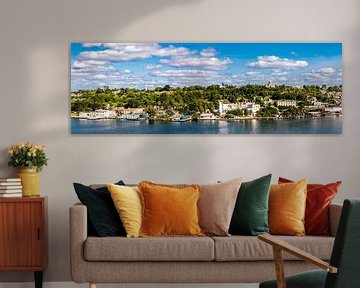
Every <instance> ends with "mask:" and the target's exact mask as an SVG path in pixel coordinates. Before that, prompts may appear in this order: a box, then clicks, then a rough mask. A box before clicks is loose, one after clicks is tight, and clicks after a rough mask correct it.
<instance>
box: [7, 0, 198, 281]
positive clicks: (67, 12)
mask: <svg viewBox="0 0 360 288" xmlns="http://www.w3.org/2000/svg"><path fill="white" fill-rule="evenodd" d="M198 1H200V0H198ZM198 1H194V0H182V1H171V0H170V1H169V0H155V1H139V0H125V1H124V0H122V1H118V0H109V1H106V3H105V2H102V1H94V0H91V1H88V0H86V1H85V0H81V1H70V0H66V1H58V2H54V1H43V0H35V1H31V3H30V2H24V1H19V0H15V1H8V2H7V4H6V7H4V9H0V19H1V20H0V21H1V22H0V23H11V25H7V26H6V28H0V30H1V35H2V39H3V40H4V41H3V42H2V48H0V49H1V52H5V51H6V52H7V55H8V56H9V57H6V58H5V57H3V58H4V59H2V63H1V67H0V74H1V76H3V77H2V80H3V81H4V83H6V84H7V85H8V86H11V88H8V90H6V91H7V93H8V94H9V95H10V96H9V97H8V98H7V99H6V101H7V102H6V105H1V106H0V116H1V121H0V122H1V127H0V135H2V136H3V135H6V136H7V137H2V136H1V146H0V175H2V176H5V177H10V176H14V175H15V173H16V172H15V169H14V170H11V169H9V168H8V167H7V159H8V155H7V151H6V149H7V147H8V146H9V145H11V144H14V143H18V142H23V141H32V142H36V143H42V144H45V145H47V146H48V147H49V148H50V149H49V150H48V157H49V159H50V162H49V167H46V168H45V169H44V171H43V172H42V176H41V181H42V183H41V184H42V188H44V189H42V191H47V192H44V193H43V194H47V195H49V196H50V201H49V243H50V246H49V266H48V269H47V272H46V273H45V281H66V280H70V273H69V272H70V271H69V256H68V255H69V251H68V249H69V248H68V239H69V235H68V221H67V217H68V216H67V215H68V207H70V206H71V205H72V204H73V203H74V202H75V201H74V199H75V197H74V195H73V194H69V197H67V196H64V194H65V193H68V191H72V187H71V182H72V180H76V181H81V179H79V178H81V176H77V174H78V172H79V171H83V170H84V167H82V168H81V169H82V170H75V169H76V167H75V169H73V166H74V162H75V161H77V160H79V161H80V162H84V160H88V159H92V160H91V163H102V162H103V161H104V158H105V159H106V157H110V154H109V153H108V151H105V153H101V152H100V153H99V151H98V147H99V146H98V147H96V145H95V146H91V145H89V146H90V147H86V149H82V148H79V147H76V148H75V149H71V148H72V147H75V146H76V145H78V146H79V142H80V143H81V142H85V141H86V142H87V141H88V140H90V139H80V138H79V137H73V136H71V135H69V134H70V132H69V125H70V124H69V112H70V99H69V98H70V92H69V91H70V88H69V87H70V83H69V82H70V81H69V77H70V73H69V71H70V69H69V46H70V43H71V42H75V41H78V42H86V41H87V42H97V41H104V42H111V41H112V42H122V41H124V42H126V41H138V42H139V41H142V40H144V39H142V37H144V35H141V34H140V35H133V37H132V39H129V38H124V37H121V35H122V31H123V30H125V29H126V28H127V27H129V26H130V25H132V24H133V23H135V22H136V21H138V20H139V19H143V18H145V17H147V16H149V15H151V14H154V13H158V12H159V11H161V10H164V9H168V8H169V7H171V6H186V5H192V4H194V3H196V2H198ZM2 6H4V5H2ZM1 10H2V11H1ZM14 19H16V20H15V21H14ZM2 27H5V26H4V25H2ZM153 35H154V37H156V35H158V34H157V31H154V34H153ZM145 38H146V37H145ZM146 39H147V38H146ZM157 40H158V39H156V38H155V39H153V41H157ZM9 51H10V52H9ZM10 91H11V93H10ZM65 99H66V100H65ZM9 107H16V110H13V112H10V111H9ZM14 115H15V116H16V117H11V121H10V120H8V119H10V116H14ZM95 138H96V137H95ZM105 138H106V139H105ZM104 139H105V140H104ZM135 139H136V138H135ZM135 139H134V138H130V139H125V142H128V143H129V145H132V143H133V142H135ZM82 140H85V141H82ZM123 140H124V138H122V137H120V138H117V139H116V138H110V137H102V138H97V140H96V141H95V143H94V144H99V145H100V147H101V145H103V146H104V142H107V143H110V144H111V145H109V146H108V147H110V149H111V147H112V145H114V144H115V145H116V143H121V142H124V141H123ZM159 141H161V139H159ZM114 142H115V143H114ZM140 142H141V146H143V145H146V138H142V140H141V141H140ZM137 148H138V149H139V150H141V149H143V147H140V146H139V147H137ZM134 152H135V153H136V152H137V151H134ZM72 156H73V157H72ZM115 157H116V156H115ZM101 160H103V161H101ZM97 161H99V162H97ZM75 166H76V165H75ZM132 168H133V169H134V173H135V172H136V168H135V167H132ZM86 169H87V171H86V173H84V172H83V173H81V172H79V175H80V174H81V175H84V174H87V175H88V176H86V179H89V178H88V177H91V176H94V179H97V178H99V175H98V173H99V168H98V167H95V166H92V167H86ZM124 169H125V168H123V167H122V168H120V169H119V170H120V171H124ZM120 171H119V172H118V173H119V174H120V173H121V172H120ZM163 172H165V171H163ZM167 172H171V171H167ZM127 174H128V173H127ZM84 182H85V181H84ZM64 183H66V184H64ZM65 191H66V192H65ZM65 195H66V194H65ZM7 281H16V282H21V281H32V275H31V273H12V272H8V273H1V275H0V282H7Z"/></svg>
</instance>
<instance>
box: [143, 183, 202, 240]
mask: <svg viewBox="0 0 360 288" xmlns="http://www.w3.org/2000/svg"><path fill="white" fill-rule="evenodd" d="M139 189H140V191H141V198H142V206H143V213H142V222H141V229H140V236H144V237H145V236H166V235H167V236H175V235H177V236H187V235H192V236H203V235H204V234H203V233H202V231H201V228H200V226H199V217H198V208H197V201H198V199H199V196H200V186H199V185H184V186H172V185H160V184H155V183H151V182H147V181H143V182H141V183H140V184H139Z"/></svg>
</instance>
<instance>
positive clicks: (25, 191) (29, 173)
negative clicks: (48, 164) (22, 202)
mask: <svg viewBox="0 0 360 288" xmlns="http://www.w3.org/2000/svg"><path fill="white" fill-rule="evenodd" d="M16 176H17V177H19V178H21V185H22V196H23V197H38V196H40V177H39V173H38V172H37V168H36V167H32V168H30V167H20V168H19V171H18V173H17V174H16Z"/></svg>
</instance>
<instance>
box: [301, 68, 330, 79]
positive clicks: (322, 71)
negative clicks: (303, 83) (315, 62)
mask: <svg viewBox="0 0 360 288" xmlns="http://www.w3.org/2000/svg"><path fill="white" fill-rule="evenodd" d="M335 75H336V69H335V68H332V67H323V68H319V69H316V70H311V72H306V73H303V76H305V79H307V80H310V81H314V80H323V81H324V80H328V79H329V78H331V77H332V76H335Z"/></svg>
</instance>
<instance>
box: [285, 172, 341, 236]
mask: <svg viewBox="0 0 360 288" xmlns="http://www.w3.org/2000/svg"><path fill="white" fill-rule="evenodd" d="M291 182H293V181H291V180H289V179H286V178H282V177H280V178H279V184H281V183H291ZM340 184H341V181H338V182H335V183H329V184H308V185H307V198H306V211H305V233H306V234H307V235H318V236H329V235H330V233H329V230H330V223H329V206H330V203H331V201H332V200H333V199H334V198H335V196H336V193H337V191H338V188H339V186H340Z"/></svg>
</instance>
